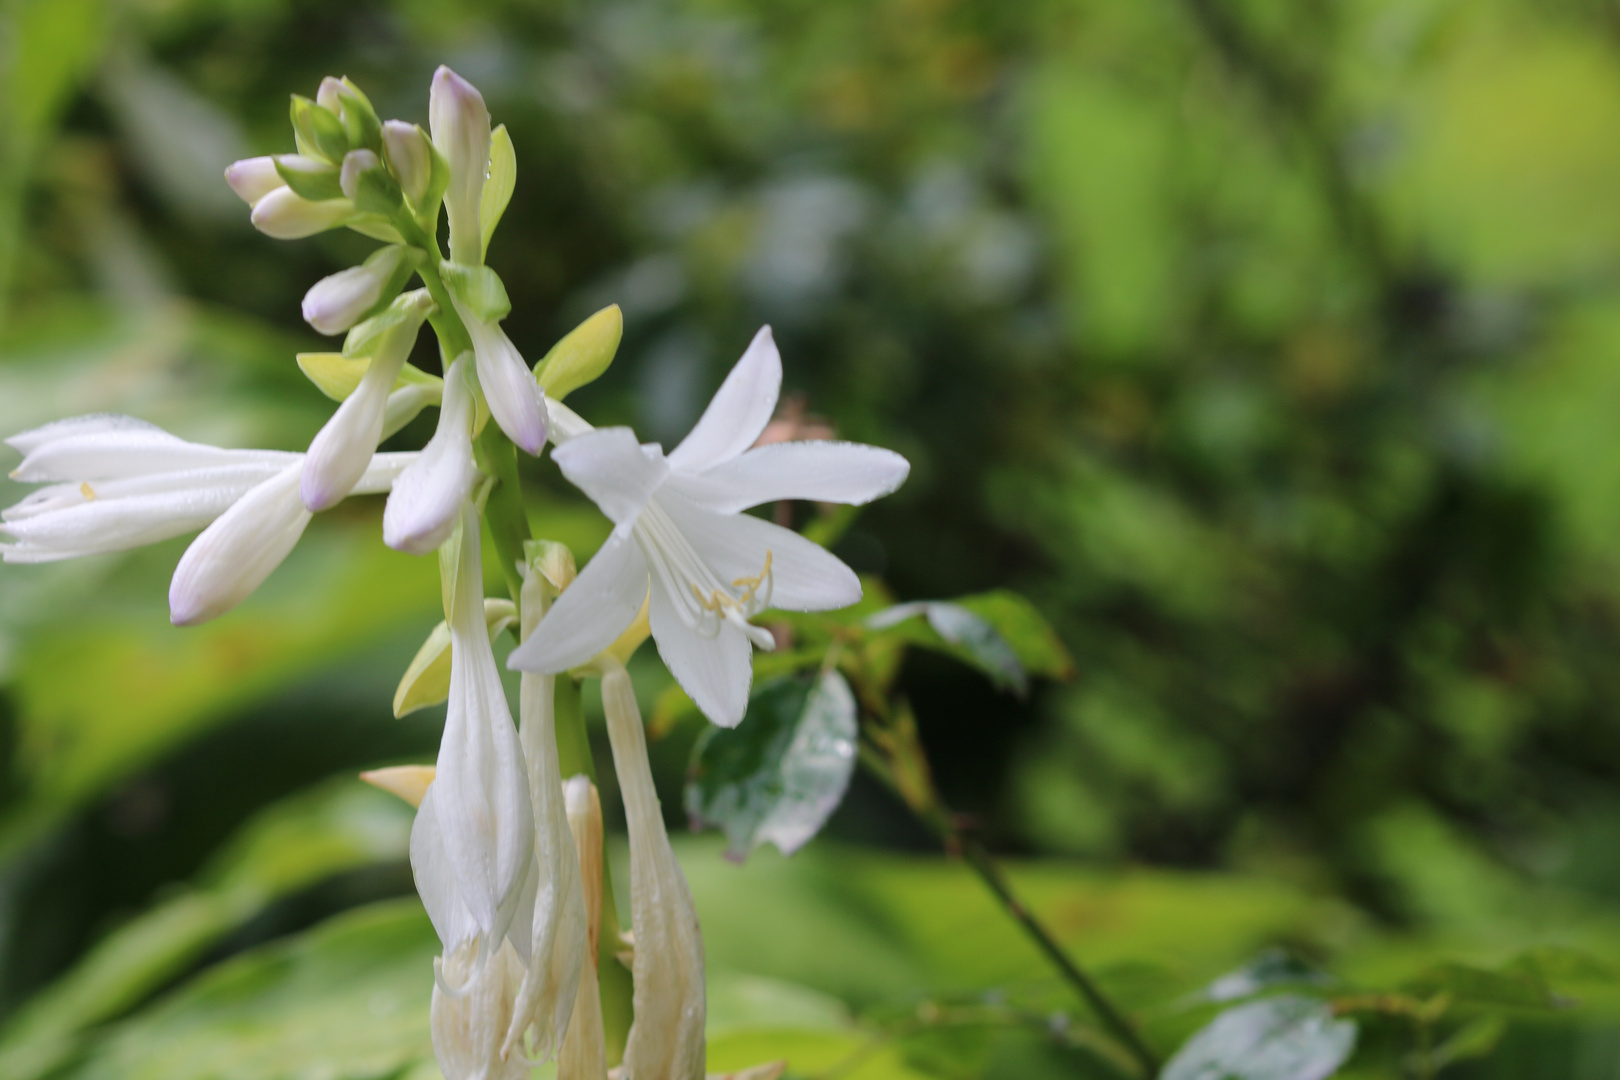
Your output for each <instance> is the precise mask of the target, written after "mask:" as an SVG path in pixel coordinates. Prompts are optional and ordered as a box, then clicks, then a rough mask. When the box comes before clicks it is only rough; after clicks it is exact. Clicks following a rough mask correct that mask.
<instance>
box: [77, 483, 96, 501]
mask: <svg viewBox="0 0 1620 1080" xmlns="http://www.w3.org/2000/svg"><path fill="white" fill-rule="evenodd" d="M79 494H80V495H83V496H84V497H85V498H86V499H94V498H95V497H96V489H95V488H93V487H91V486H90V482H89V481H88V480H87V481H85V482H84V483H82V484H80V485H79Z"/></svg>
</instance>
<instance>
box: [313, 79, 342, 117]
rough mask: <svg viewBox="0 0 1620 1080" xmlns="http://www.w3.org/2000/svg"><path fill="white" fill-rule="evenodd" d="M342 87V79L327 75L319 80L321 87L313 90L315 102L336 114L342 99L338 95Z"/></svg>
mask: <svg viewBox="0 0 1620 1080" xmlns="http://www.w3.org/2000/svg"><path fill="white" fill-rule="evenodd" d="M342 89H343V80H342V79H338V78H335V77H333V76H331V75H328V76H327V77H326V78H324V79H322V80H321V88H320V89H319V90H317V91H315V104H317V105H319V106H320V107H321V108H323V109H328V110H330V111H331V112H332V113H334V114H336V113H337V111H338V109H340V108H341V107H342V104H343V102H342V99H341V98H339V97H338V93H339V91H341V90H342Z"/></svg>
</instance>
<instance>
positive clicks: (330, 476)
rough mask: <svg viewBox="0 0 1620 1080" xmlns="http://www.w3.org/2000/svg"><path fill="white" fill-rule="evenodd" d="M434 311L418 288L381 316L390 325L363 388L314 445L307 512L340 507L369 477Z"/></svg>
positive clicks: (303, 487) (303, 491) (304, 487)
mask: <svg viewBox="0 0 1620 1080" xmlns="http://www.w3.org/2000/svg"><path fill="white" fill-rule="evenodd" d="M432 310H433V298H432V297H430V296H429V295H428V293H427V290H426V289H418V290H416V291H415V292H410V293H406V294H405V295H404V296H401V297H400V298H399V299H398V300H396V301H395V302H394V304H393V305H391V306H390V308H389V310H388V311H387V312H386V313H385V314H384V315H383V316H381V317H382V318H385V319H388V320H389V325H388V327H387V329H385V330H383V331H382V332H381V333H380V334H377V335H376V337H375V339H374V340H373V341H372V342H371V345H372V350H373V351H372V354H371V363H370V364H368V365H367V366H366V373H365V375H363V376H361V379H360V385H359V386H358V387H357V388H356V389H355V391H354V393H352V394H350V395H349V396H348V397H346V398H344V399H343V404H341V405H339V406H338V409H337V412H335V413H333V414H332V418H331V419H330V420H328V421H327V422H326V426H325V427H323V428H321V430H320V432H319V433H317V434H316V436H315V438H314V439H313V440H312V441H311V442H310V444H309V454H308V456H307V457H306V458H305V459H304V472H303V476H302V479H301V481H300V483H299V493H300V495H301V497H302V498H303V502H304V507H305V508H306V509H308V510H310V511H311V512H319V511H321V510H325V509H326V508H328V507H330V506H333V505H335V504H336V503H338V502H339V501H340V500H341V499H342V498H343V497H344V496H346V495H347V494H348V493H349V491H350V490H351V489H352V488H353V487H354V485H355V484H356V483H358V482H359V480H360V477H361V476H363V475H364V474H365V471H366V465H367V463H368V462H370V461H371V458H372V455H373V454H375V453H376V452H377V444H378V443H380V442H381V441H382V438H383V424H384V422H385V420H386V418H387V412H388V401H389V396H390V393H391V391H392V389H393V386H394V380H395V379H397V378H398V377H399V373H400V371H401V370H402V369H403V368H404V367H405V360H406V358H407V357H409V356H410V354H411V347H412V346H413V345H415V344H416V335H417V332H418V331H419V330H420V329H421V326H422V320H423V319H426V318H427V316H428V313H429V312H431V311H432ZM366 325H367V326H370V325H373V323H369V322H368V323H367V324H366ZM362 329H363V328H362Z"/></svg>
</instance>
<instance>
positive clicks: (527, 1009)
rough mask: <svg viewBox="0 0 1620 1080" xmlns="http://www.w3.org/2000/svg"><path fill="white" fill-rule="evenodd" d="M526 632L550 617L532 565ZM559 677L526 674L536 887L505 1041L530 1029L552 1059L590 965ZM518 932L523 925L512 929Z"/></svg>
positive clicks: (533, 1053)
mask: <svg viewBox="0 0 1620 1080" xmlns="http://www.w3.org/2000/svg"><path fill="white" fill-rule="evenodd" d="M524 570H525V572H524V581H523V594H522V611H521V618H522V631H523V634H524V636H527V635H529V634H532V633H533V632H534V628H535V627H536V626H538V625H539V623H540V618H541V616H542V615H543V614H544V613H545V609H546V605H547V601H548V599H549V594H548V589H549V583H548V582H547V581H546V579H545V577H544V575H543V574H542V573H541V572H540V571H539V570H538V569H537V568H536V567H534V566H533V565H529V566H526V567H525V568H524ZM556 681H557V680H556V676H555V675H524V676H523V681H522V684H521V691H520V692H521V697H520V700H519V709H518V713H519V716H520V718H521V726H520V728H519V739H520V741H521V743H522V746H523V759H524V763H525V764H526V765H527V766H528V771H529V800H530V802H531V803H532V804H533V808H534V844H535V863H536V870H537V871H538V890H537V892H536V894H535V899H534V918H533V923H532V935H531V939H530V941H531V943H530V951H529V964H528V969H527V971H526V972H525V973H524V978H523V986H522V989H521V991H520V993H519V995H518V1000H517V1005H516V1007H515V1009H514V1012H513V1016H512V1026H511V1029H510V1030H509V1031H508V1032H507V1036H506V1045H505V1050H506V1052H508V1053H510V1052H512V1051H514V1050H516V1049H520V1048H521V1040H522V1038H523V1035H524V1033H525V1032H526V1031H528V1032H531V1033H532V1034H531V1038H530V1042H529V1050H528V1053H529V1056H530V1057H532V1058H533V1059H534V1060H536V1061H545V1060H548V1059H549V1058H551V1056H552V1055H553V1054H555V1053H556V1052H557V1051H558V1049H559V1048H560V1047H561V1046H562V1041H563V1035H564V1032H566V1031H567V1029H568V1020H569V1017H570V1016H572V1015H573V1011H574V1001H575V997H576V994H577V993H578V990H579V981H580V967H581V964H582V963H583V962H584V960H585V938H586V930H587V926H586V917H585V899H584V894H583V893H582V891H581V888H580V876H579V855H578V853H577V852H576V851H575V850H574V839H573V834H572V833H571V832H570V831H569V828H568V808H567V805H566V803H565V802H564V797H563V784H562V769H561V767H560V765H559V763H558V760H557V723H556V712H555V706H556V700H555V689H556V687H555V683H556ZM513 932H514V933H517V932H518V928H517V927H514V928H513Z"/></svg>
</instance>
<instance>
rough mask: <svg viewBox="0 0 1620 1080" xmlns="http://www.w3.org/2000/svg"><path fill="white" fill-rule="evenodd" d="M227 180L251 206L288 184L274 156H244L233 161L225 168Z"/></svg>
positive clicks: (233, 189) (232, 188)
mask: <svg viewBox="0 0 1620 1080" xmlns="http://www.w3.org/2000/svg"><path fill="white" fill-rule="evenodd" d="M225 182H226V183H227V184H229V185H231V190H232V191H234V192H236V194H237V196H238V197H239V198H241V200H242V201H243V202H245V203H247V204H248V205H249V206H253V205H255V204H256V203H257V202H258V201H259V200H260V199H262V198H264V197H265V196H266V195H268V194H270V193H271V192H272V191H275V190H276V189H277V188H284V187H286V186H287V181H285V180H283V179H282V178H281V171H280V170H279V169H277V168H276V159H275V158H273V157H255V158H243V159H242V160H241V161H233V162H232V163H231V164H230V165H228V166H227V167H226V169H225Z"/></svg>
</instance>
